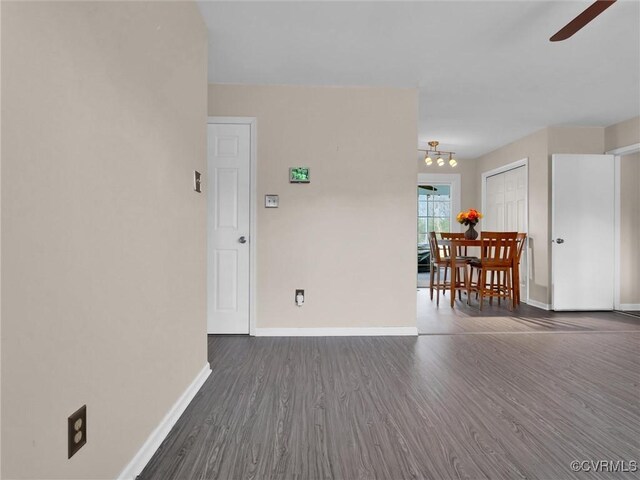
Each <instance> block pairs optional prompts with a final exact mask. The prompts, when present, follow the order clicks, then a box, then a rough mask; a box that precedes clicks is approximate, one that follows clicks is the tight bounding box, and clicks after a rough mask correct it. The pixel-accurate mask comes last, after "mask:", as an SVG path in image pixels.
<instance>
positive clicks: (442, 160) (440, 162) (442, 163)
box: [436, 157, 444, 167]
mask: <svg viewBox="0 0 640 480" xmlns="http://www.w3.org/2000/svg"><path fill="white" fill-rule="evenodd" d="M436 162H438V166H439V167H441V166H442V165H444V159H443V158H442V157H438V160H436Z"/></svg>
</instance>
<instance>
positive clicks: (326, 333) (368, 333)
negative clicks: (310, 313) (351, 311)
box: [256, 327, 418, 337]
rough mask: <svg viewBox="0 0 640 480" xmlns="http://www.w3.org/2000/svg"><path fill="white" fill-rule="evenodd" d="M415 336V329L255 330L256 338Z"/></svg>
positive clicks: (416, 332)
mask: <svg viewBox="0 0 640 480" xmlns="http://www.w3.org/2000/svg"><path fill="white" fill-rule="evenodd" d="M408 335H411V336H416V335H418V328H417V327H347V328H331V327H329V328H257V329H256V336H258V337H376V336H386V337H395V336H408Z"/></svg>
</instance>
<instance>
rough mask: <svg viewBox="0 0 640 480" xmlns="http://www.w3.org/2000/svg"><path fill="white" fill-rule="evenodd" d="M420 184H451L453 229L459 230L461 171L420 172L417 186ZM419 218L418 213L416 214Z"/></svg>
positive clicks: (453, 230) (454, 230) (451, 222)
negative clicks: (457, 218) (457, 217)
mask: <svg viewBox="0 0 640 480" xmlns="http://www.w3.org/2000/svg"><path fill="white" fill-rule="evenodd" d="M420 185H451V193H450V196H451V219H450V221H449V222H450V223H449V224H450V225H451V231H452V232H459V231H460V224H459V223H458V222H456V221H455V220H456V215H457V213H454V212H456V211H457V212H459V211H460V210H461V206H460V204H461V200H462V198H461V193H462V192H461V185H462V180H461V174H459V173H419V174H418V183H417V184H416V187H418V186H420ZM416 203H417V202H416ZM416 218H417V215H416Z"/></svg>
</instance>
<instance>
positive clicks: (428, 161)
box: [424, 155, 433, 165]
mask: <svg viewBox="0 0 640 480" xmlns="http://www.w3.org/2000/svg"><path fill="white" fill-rule="evenodd" d="M424 163H426V164H427V165H431V164H432V163H433V159H432V158H431V157H430V156H429V155H427V156H426V157H424Z"/></svg>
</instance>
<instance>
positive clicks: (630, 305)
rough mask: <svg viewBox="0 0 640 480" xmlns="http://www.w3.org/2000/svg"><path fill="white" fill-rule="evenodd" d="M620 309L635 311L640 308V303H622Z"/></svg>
mask: <svg viewBox="0 0 640 480" xmlns="http://www.w3.org/2000/svg"><path fill="white" fill-rule="evenodd" d="M620 310H623V311H625V312H635V311H638V310H640V303H621V304H620Z"/></svg>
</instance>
